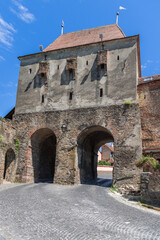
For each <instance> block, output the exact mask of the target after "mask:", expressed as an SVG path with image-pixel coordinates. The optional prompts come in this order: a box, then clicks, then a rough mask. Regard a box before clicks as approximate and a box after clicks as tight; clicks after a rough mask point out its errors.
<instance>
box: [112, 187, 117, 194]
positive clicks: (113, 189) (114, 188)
mask: <svg viewBox="0 0 160 240" xmlns="http://www.w3.org/2000/svg"><path fill="white" fill-rule="evenodd" d="M118 189H119V188H118V187H111V188H110V190H111V192H112V193H115V192H118Z"/></svg>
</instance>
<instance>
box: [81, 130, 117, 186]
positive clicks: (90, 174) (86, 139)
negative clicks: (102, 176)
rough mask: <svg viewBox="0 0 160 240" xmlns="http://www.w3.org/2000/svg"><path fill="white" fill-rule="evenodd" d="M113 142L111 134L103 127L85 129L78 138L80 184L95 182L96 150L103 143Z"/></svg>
mask: <svg viewBox="0 0 160 240" xmlns="http://www.w3.org/2000/svg"><path fill="white" fill-rule="evenodd" d="M109 142H114V138H113V136H112V134H111V133H110V132H109V131H108V130H107V129H106V128H104V127H101V126H93V127H90V128H87V129H85V130H84V131H83V132H82V133H81V134H80V136H79V138H78V164H79V168H80V181H81V183H88V182H92V181H96V180H97V161H98V150H99V148H100V147H101V146H102V145H104V144H105V143H109Z"/></svg>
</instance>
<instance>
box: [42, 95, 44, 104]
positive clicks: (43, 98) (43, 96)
mask: <svg viewBox="0 0 160 240" xmlns="http://www.w3.org/2000/svg"><path fill="white" fill-rule="evenodd" d="M42 103H44V95H42Z"/></svg>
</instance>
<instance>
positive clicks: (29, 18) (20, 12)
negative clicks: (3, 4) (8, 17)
mask: <svg viewBox="0 0 160 240" xmlns="http://www.w3.org/2000/svg"><path fill="white" fill-rule="evenodd" d="M12 2H13V4H14V5H15V6H16V7H17V8H16V9H13V8H10V10H11V12H13V13H14V14H15V15H16V16H17V17H18V18H20V19H21V20H22V21H24V22H26V23H32V22H33V21H34V20H35V16H34V15H33V14H32V13H30V12H29V10H28V8H26V7H25V6H23V5H22V4H21V3H20V2H18V1H16V0H12Z"/></svg>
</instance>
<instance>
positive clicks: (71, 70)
mask: <svg viewBox="0 0 160 240" xmlns="http://www.w3.org/2000/svg"><path fill="white" fill-rule="evenodd" d="M73 78H74V72H73V69H69V79H70V80H72V79H73Z"/></svg>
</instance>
